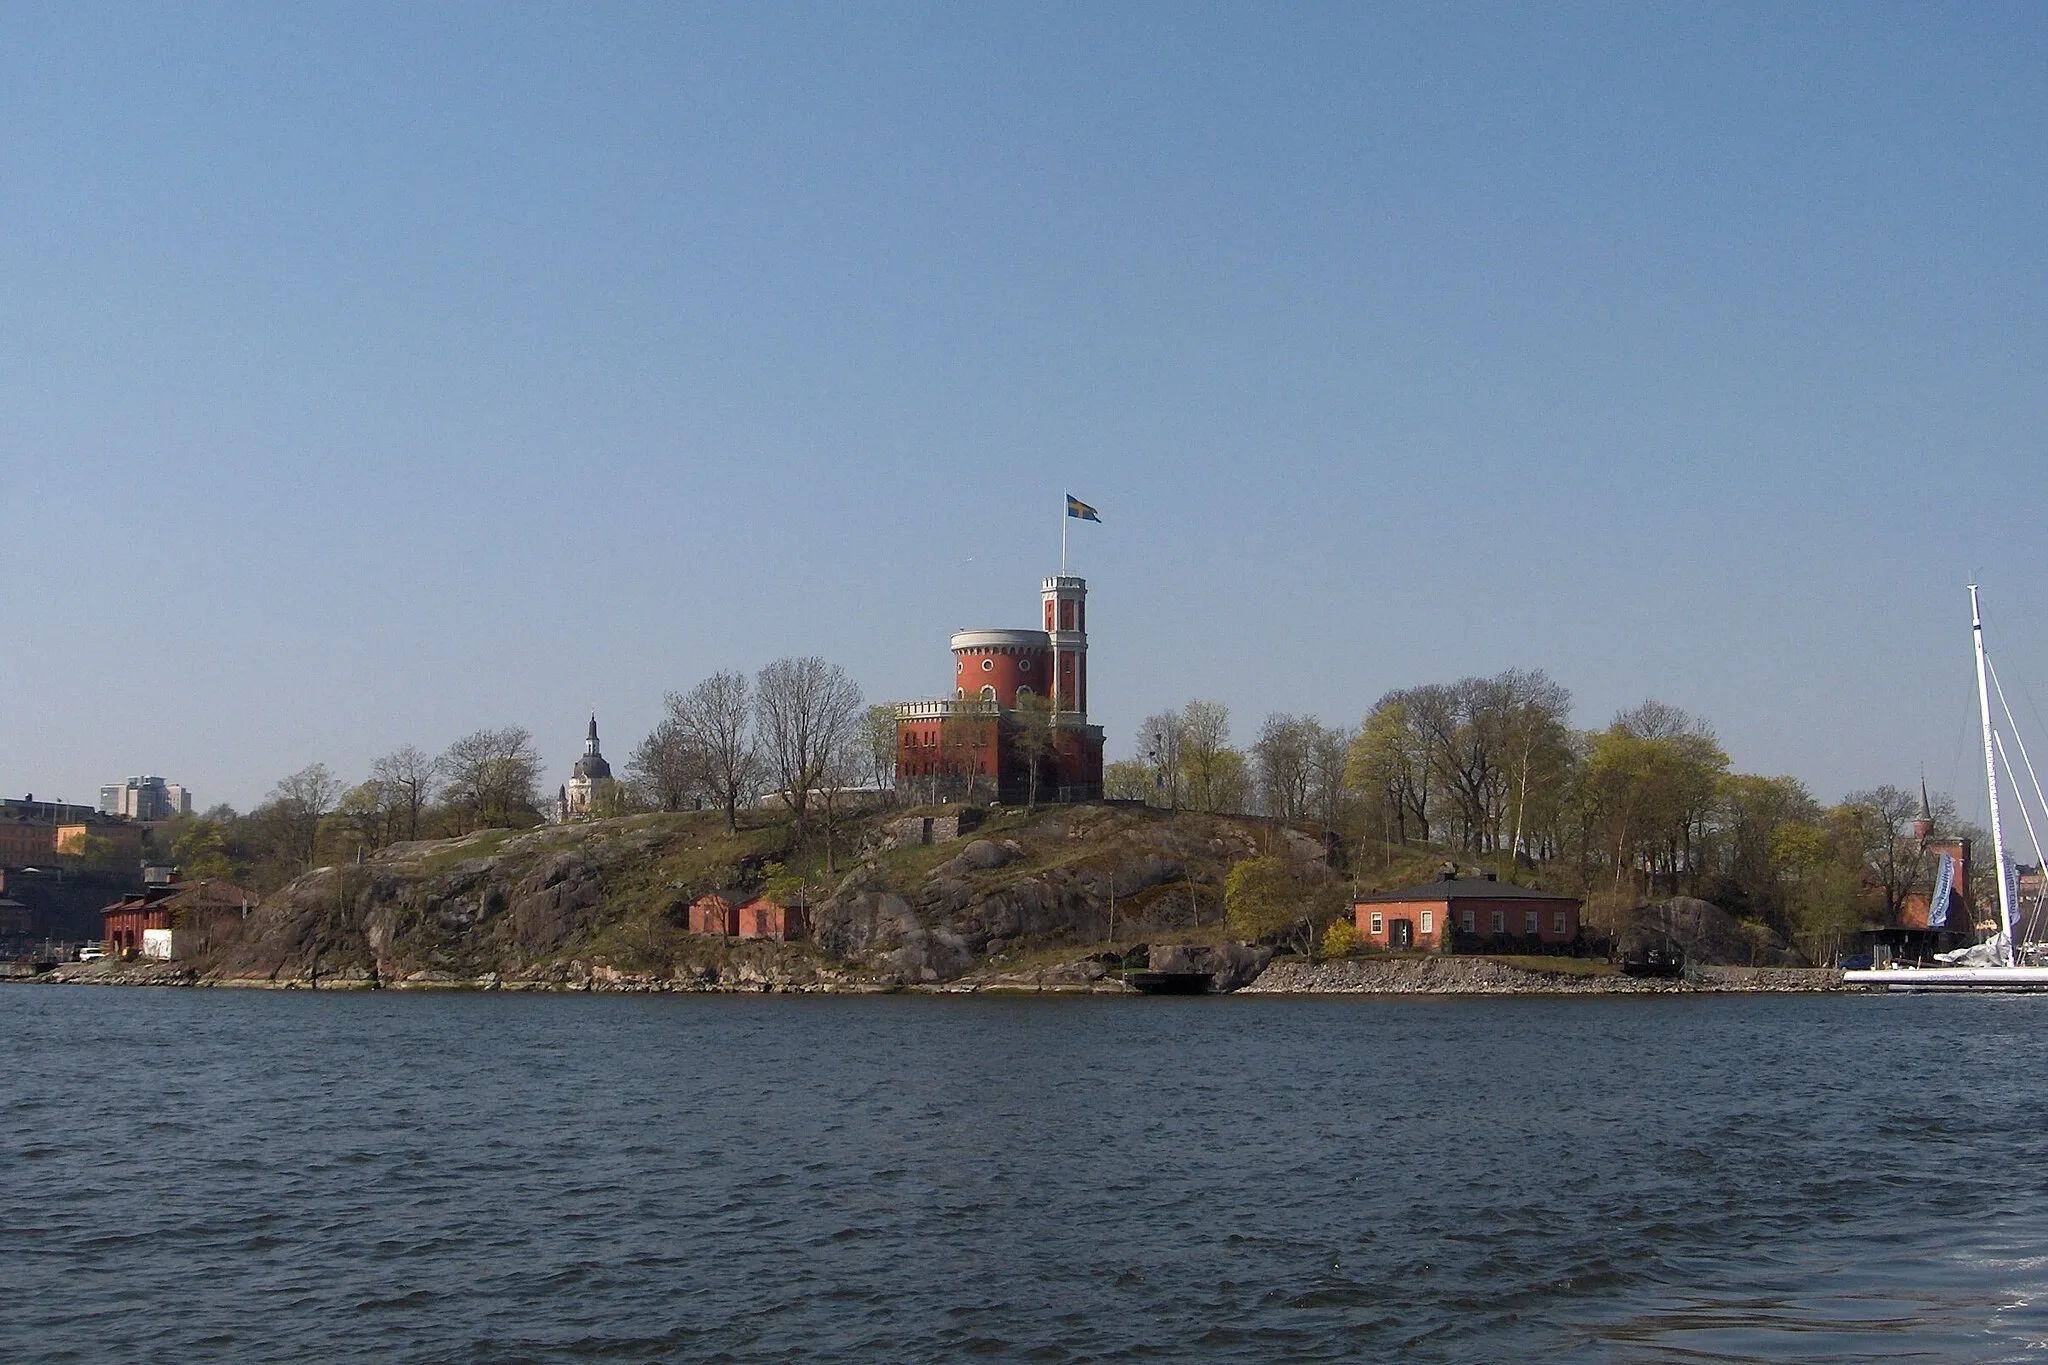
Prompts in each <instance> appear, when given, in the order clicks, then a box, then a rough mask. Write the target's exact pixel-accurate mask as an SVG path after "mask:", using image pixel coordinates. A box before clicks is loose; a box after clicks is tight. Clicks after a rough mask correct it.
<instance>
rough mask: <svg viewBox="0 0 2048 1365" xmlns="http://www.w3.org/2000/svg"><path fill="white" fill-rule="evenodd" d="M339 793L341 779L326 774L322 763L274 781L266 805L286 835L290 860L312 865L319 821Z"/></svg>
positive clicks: (332, 807)
mask: <svg viewBox="0 0 2048 1365" xmlns="http://www.w3.org/2000/svg"><path fill="white" fill-rule="evenodd" d="M341 790H342V789H341V779H339V778H337V777H336V776H335V775H334V774H333V773H331V772H329V771H328V770H327V765H326V764H325V763H310V764H308V765H306V766H305V767H303V768H301V769H299V770H298V771H297V772H295V773H293V774H292V775H291V776H290V777H285V778H280V779H278V783H277V785H276V786H275V787H272V788H271V789H270V800H269V802H268V804H269V805H271V806H272V807H274V808H275V810H276V812H277V815H278V817H279V821H280V823H281V825H282V826H283V827H284V828H285V829H286V830H288V831H289V832H290V833H289V835H288V838H289V848H288V851H289V853H290V856H291V857H292V858H293V860H295V861H297V862H299V863H301V864H303V865H305V866H308V867H310V866H312V863H313V853H314V848H315V846H316V845H317V844H318V842H319V838H320V821H321V820H322V819H324V818H325V817H326V815H327V812H329V811H331V810H333V809H334V803H335V801H336V799H338V798H339V797H340V796H341Z"/></svg>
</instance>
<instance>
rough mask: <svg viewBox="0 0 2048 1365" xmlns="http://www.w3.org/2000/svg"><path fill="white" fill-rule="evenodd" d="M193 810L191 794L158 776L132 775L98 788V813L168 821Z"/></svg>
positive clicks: (134, 818) (188, 813)
mask: <svg viewBox="0 0 2048 1365" xmlns="http://www.w3.org/2000/svg"><path fill="white" fill-rule="evenodd" d="M191 813H192V793H191V792H189V791H186V790H185V788H184V787H182V786H180V785H179V784H178V783H176V782H166V781H164V780H163V779H162V778H161V777H131V778H129V779H128V780H127V781H126V782H123V783H120V784H118V785H109V786H105V787H101V788H100V814H102V815H120V816H125V817H126V818H128V819H130V820H168V819H170V818H171V817H172V816H174V815H190V814H191Z"/></svg>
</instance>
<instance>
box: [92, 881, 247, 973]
mask: <svg viewBox="0 0 2048 1365" xmlns="http://www.w3.org/2000/svg"><path fill="white" fill-rule="evenodd" d="M257 899H258V898H257V897H256V895H255V894H254V893H253V892H250V891H247V890H244V889H243V888H241V887H239V886H236V885H234V884H233V883H232V882H220V881H202V882H173V883H171V884H170V885H168V886H151V887H146V888H144V889H143V890H141V891H137V892H134V893H132V894H130V895H126V896H123V897H121V899H120V900H117V901H115V902H114V903H113V904H112V905H109V906H108V907H107V908H106V909H104V910H102V911H101V912H100V915H101V919H102V922H103V924H104V925H105V928H104V930H103V932H102V936H103V937H104V938H105V940H106V944H107V951H108V952H111V953H113V954H114V955H115V956H117V957H136V956H142V957H164V958H169V957H190V956H192V955H194V954H196V953H205V952H210V951H212V950H213V949H214V948H216V947H218V946H220V945H221V944H224V943H225V942H227V940H228V939H230V938H232V937H233V936H234V935H236V934H238V933H240V932H241V927H242V924H243V922H244V921H246V920H247V919H248V918H249V914H250V912H251V911H253V910H254V909H255V908H256V905H257Z"/></svg>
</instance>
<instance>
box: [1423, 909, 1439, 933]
mask: <svg viewBox="0 0 2048 1365" xmlns="http://www.w3.org/2000/svg"><path fill="white" fill-rule="evenodd" d="M1420 932H1421V933H1424V934H1433V933H1435V932H1436V911H1434V910H1425V911H1423V912H1422V928H1421V930H1420Z"/></svg>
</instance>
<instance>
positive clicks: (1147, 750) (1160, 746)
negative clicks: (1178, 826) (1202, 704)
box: [1138, 711, 1186, 810]
mask: <svg viewBox="0 0 2048 1365" xmlns="http://www.w3.org/2000/svg"><path fill="white" fill-rule="evenodd" d="M1182 728H1183V727H1182V725H1181V719H1180V712H1178V711H1167V712H1163V713H1162V714H1160V715H1156V716H1147V717H1145V724H1144V725H1143V726H1142V727H1140V729H1139V731H1138V751H1139V752H1140V753H1142V754H1144V755H1145V762H1146V763H1147V764H1148V765H1149V766H1150V767H1151V769H1152V789H1153V791H1155V792H1157V793H1159V794H1160V795H1161V796H1162V797H1164V798H1165V801H1166V808H1167V809H1168V810H1179V809H1180V798H1181V784H1182V782H1183V781H1184V780H1185V776H1186V774H1185V773H1184V772H1183V771H1182V767H1181V732H1182Z"/></svg>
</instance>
